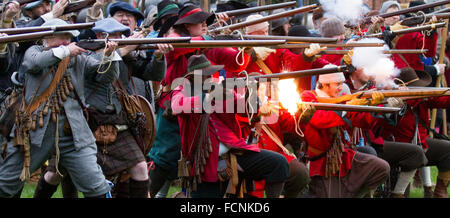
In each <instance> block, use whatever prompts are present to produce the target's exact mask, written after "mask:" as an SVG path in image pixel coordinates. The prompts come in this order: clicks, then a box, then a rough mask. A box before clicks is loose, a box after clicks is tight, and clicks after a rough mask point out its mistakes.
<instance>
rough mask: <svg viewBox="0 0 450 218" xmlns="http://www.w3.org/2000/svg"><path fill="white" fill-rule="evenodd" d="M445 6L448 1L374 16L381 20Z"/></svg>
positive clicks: (449, 2) (449, 0) (368, 19)
mask: <svg viewBox="0 0 450 218" xmlns="http://www.w3.org/2000/svg"><path fill="white" fill-rule="evenodd" d="M446 4H450V0H444V1H437V2H433V3H428V4H423V5H418V6H414V7H410V8H406V9H402V10H398V11H394V12H390V13H384V14H379V15H376V16H379V17H382V18H387V17H393V16H397V15H401V14H406V13H410V12H416V11H421V10H423V9H427V8H432V7H436V6H440V5H446ZM372 17H374V16H370V17H367V18H365V21H370V19H371V18H372Z"/></svg>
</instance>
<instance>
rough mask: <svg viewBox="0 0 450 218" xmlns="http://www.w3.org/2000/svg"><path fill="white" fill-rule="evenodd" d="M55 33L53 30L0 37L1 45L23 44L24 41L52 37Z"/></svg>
mask: <svg viewBox="0 0 450 218" xmlns="http://www.w3.org/2000/svg"><path fill="white" fill-rule="evenodd" d="M54 33H55V31H53V30H49V31H44V32H37V33H25V34H17V35H11V36H3V37H0V43H2V44H3V43H10V42H22V41H30V40H37V39H41V38H44V37H46V36H51V35H53V34H54Z"/></svg>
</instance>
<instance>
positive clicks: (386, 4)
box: [380, 1, 401, 14]
mask: <svg viewBox="0 0 450 218" xmlns="http://www.w3.org/2000/svg"><path fill="white" fill-rule="evenodd" d="M394 5H395V6H397V7H398V9H399V10H400V9H401V7H400V4H399V3H398V2H397V1H386V2H384V3H383V4H382V5H381V8H380V14H384V13H386V11H387V9H389V8H390V7H392V6H394Z"/></svg>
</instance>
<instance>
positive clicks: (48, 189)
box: [33, 176, 58, 198]
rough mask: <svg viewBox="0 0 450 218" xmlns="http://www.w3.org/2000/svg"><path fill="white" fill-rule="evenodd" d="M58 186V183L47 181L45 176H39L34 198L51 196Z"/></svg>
mask: <svg viewBox="0 0 450 218" xmlns="http://www.w3.org/2000/svg"><path fill="white" fill-rule="evenodd" d="M57 188H58V186H57V185H52V184H49V183H47V182H46V181H45V179H44V176H41V178H39V182H38V183H37V186H36V190H35V191H34V196H33V198H51V197H52V196H53V194H54V193H55V192H56V189H57Z"/></svg>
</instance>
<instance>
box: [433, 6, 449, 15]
mask: <svg viewBox="0 0 450 218" xmlns="http://www.w3.org/2000/svg"><path fill="white" fill-rule="evenodd" d="M446 12H450V7H448V8H443V9H441V10H437V11H435V12H433V13H432V14H439V13H446Z"/></svg>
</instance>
